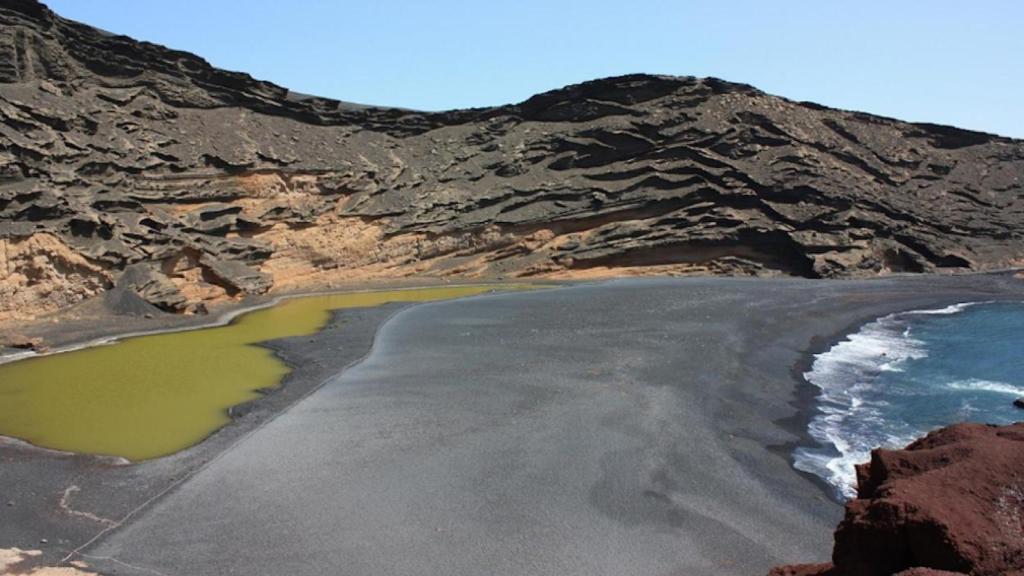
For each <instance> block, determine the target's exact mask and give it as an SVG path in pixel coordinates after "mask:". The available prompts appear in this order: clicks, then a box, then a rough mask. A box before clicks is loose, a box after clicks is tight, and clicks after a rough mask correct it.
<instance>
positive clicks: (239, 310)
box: [0, 281, 574, 365]
mask: <svg viewBox="0 0 1024 576" xmlns="http://www.w3.org/2000/svg"><path fill="white" fill-rule="evenodd" d="M509 284H537V285H538V286H540V287H546V286H547V285H549V284H550V286H551V287H553V288H554V287H558V286H564V285H572V284H574V283H572V282H564V281H563V282H537V283H535V282H513V281H481V282H453V283H446V284H440V285H435V284H416V285H412V286H406V285H401V286H394V287H374V288H353V289H348V288H340V289H328V290H325V291H316V290H314V291H303V292H289V293H285V294H279V295H276V296H274V297H273V298H271V299H270V300H267V301H264V302H254V303H251V304H246V303H245V301H240V302H237V303H231V304H227V305H225V306H224V307H223V308H222V309H219V310H218V311H217V312H214V313H211V314H210V315H204V316H198V317H197V316H191V317H189V316H178V315H174V314H170V313H166V315H165V316H164V317H156V318H151V319H148V320H154V321H157V322H158V321H160V320H165V321H174V320H178V319H181V321H184V322H186V323H187V325H184V326H166V327H155V328H151V329H143V330H129V331H119V329H118V327H116V326H114V325H113V324H114V323H116V321H117V320H118V319H119V318H118V317H117V316H115V315H114V314H111V315H110V316H108V317H107V318H104V319H102V320H101V322H103V323H106V324H109V325H108V326H103V327H101V328H100V329H99V331H100V332H107V333H106V334H104V335H101V336H95V337H92V338H90V339H84V340H78V341H75V340H71V341H70V342H67V343H64V344H59V345H57V346H54V347H52V348H49V349H47V350H46V351H44V352H36V351H32V350H27V351H17V352H13V353H6V354H4V353H0V365H2V364H8V363H10V362H18V361H21V360H28V359H31V358H42V357H45V356H52V355H54V354H62V353H65V352H74V351H76V350H84V349H86V348H92V347H95V346H108V345H111V344H116V343H117V342H119V341H121V340H128V339H131V338H140V337H144V336H156V335H159V334H172V333H178V332H191V331H194V330H205V329H208V328H219V327H221V326H227V325H228V324H231V322H233V321H234V320H235V319H236V318H238V317H240V316H244V315H245V314H248V313H250V312H257V311H259V310H266V309H267V308H273V307H274V306H277V305H278V304H281V303H283V302H286V301H288V300H295V299H299V298H313V297H317V296H331V295H335V294H362V293H370V292H404V291H413V290H427V289H430V288H437V287H439V286H444V287H451V288H458V287H467V288H468V287H476V286H502V285H509ZM209 316H215V317H214V318H213V319H212V320H208V321H206V322H200V323H192V322H190V321H191V320H192V319H193V318H201V319H207V318H208V317H209ZM3 350H9V348H0V352H2V351H3Z"/></svg>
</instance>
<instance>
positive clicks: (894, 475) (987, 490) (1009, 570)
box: [771, 423, 1024, 576]
mask: <svg viewBox="0 0 1024 576" xmlns="http://www.w3.org/2000/svg"><path fill="white" fill-rule="evenodd" d="M857 485H858V490H857V498H856V499H854V500H852V501H851V502H849V503H848V504H847V505H846V517H845V518H844V519H843V521H842V522H841V523H840V524H839V527H838V529H837V530H836V535H835V547H834V549H833V551H832V561H833V565H832V566H829V565H795V566H784V567H780V568H776V569H774V570H773V571H772V572H771V575H773V576H784V575H786V576H809V575H812V574H817V575H822V576H825V575H827V576H888V575H890V574H902V575H903V576H925V575H935V574H947V573H959V574H971V575H973V576H996V575H1000V576H1008V575H1015V574H1016V575H1024V423H1018V424H1013V425H1010V426H986V425H982V424H957V425H955V426H950V427H948V428H943V429H942V430H938V431H936V432H932V433H931V434H929V435H928V436H926V437H924V438H922V439H920V440H918V441H916V442H914V443H913V444H911V445H909V446H907V447H906V448H905V449H903V450H875V451H874V452H873V453H872V454H871V462H869V463H867V464H862V465H860V466H858V467H857Z"/></svg>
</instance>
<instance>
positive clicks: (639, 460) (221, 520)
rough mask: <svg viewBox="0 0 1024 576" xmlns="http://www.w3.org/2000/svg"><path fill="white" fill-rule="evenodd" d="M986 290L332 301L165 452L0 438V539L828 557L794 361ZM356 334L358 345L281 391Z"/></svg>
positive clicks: (427, 562) (593, 568) (277, 569)
mask: <svg viewBox="0 0 1024 576" xmlns="http://www.w3.org/2000/svg"><path fill="white" fill-rule="evenodd" d="M1002 298H1007V299H1021V298H1024V283H1022V282H1021V281H1019V280H1016V279H1013V278H1011V277H1009V276H962V277H899V278H890V279H879V280H868V281H808V280H792V279H780V280H765V279H757V280H745V279H720V278H719V279H710V278H709V279H679V280H670V279H664V280H628V281H616V282H610V283H604V284H598V285H580V286H575V287H567V288H562V289H557V290H548V291H539V292H533V293H513V294H499V295H488V296H481V297H474V298H468V299H464V300H458V301H450V302H440V303H431V304H422V305H416V306H412V307H407V308H404V309H403V310H402V311H400V312H398V313H397V314H396V315H394V316H393V317H391V316H392V314H394V313H395V312H396V311H397V310H398V307H393V306H392V307H383V308H379V309H370V310H364V311H354V310H349V311H345V312H344V313H342V314H339V315H337V317H336V318H335V321H334V322H332V324H331V325H330V326H329V327H328V328H327V329H326V330H324V331H323V332H321V333H320V334H318V335H317V336H315V337H312V338H309V337H306V338H297V339H292V340H291V341H283V342H280V343H276V344H275V348H276V349H277V350H278V351H279V353H280V354H281V355H282V357H283V358H285V359H286V360H287V361H288V362H289V363H291V364H293V365H295V366H297V367H298V370H296V372H294V373H293V374H292V376H290V377H289V379H288V381H287V382H286V385H285V387H284V388H283V389H282V391H281V392H280V393H277V394H271V395H270V396H268V397H267V398H266V399H264V400H261V401H259V402H256V403H255V404H253V405H252V406H251V408H252V412H251V413H250V414H249V415H246V416H244V417H242V418H241V419H240V420H238V421H237V422H236V423H235V424H232V425H231V426H228V427H227V428H225V429H224V430H222V431H221V432H219V433H217V434H216V435H214V437H213V438H211V439H210V440H208V441H207V442H205V443H204V444H202V445H200V446H198V447H196V448H193V449H190V450H188V451H186V452H183V453H181V454H179V455H176V456H173V457H170V458H164V459H160V460H156V461H151V462H146V463H142V464H139V465H131V466H111V465H109V464H107V463H104V462H102V461H96V460H95V459H90V458H86V457H69V456H58V455H52V454H40V453H39V452H37V451H33V450H23V449H19V448H17V447H13V446H0V457H2V458H3V460H4V466H3V467H0V476H2V478H0V486H2V487H3V493H2V494H0V498H2V499H3V500H4V501H7V500H12V501H14V502H15V505H14V506H13V507H8V508H5V510H4V511H5V512H8V513H7V514H4V515H3V516H2V518H3V520H2V521H0V539H2V540H0V544H2V545H0V548H3V547H11V546H18V547H21V548H39V547H40V544H39V543H38V542H39V539H40V538H47V539H48V540H49V542H48V543H47V544H46V545H43V546H42V548H43V549H44V550H46V551H47V552H48V555H49V558H50V559H59V558H60V557H63V556H65V555H66V554H67V553H68V552H69V551H70V550H73V549H76V548H79V547H80V546H82V545H83V544H85V543H86V542H87V541H89V540H90V539H92V537H93V536H94V535H95V534H97V533H99V532H100V531H102V530H107V529H109V530H108V531H107V532H106V533H104V535H103V536H102V537H100V538H98V539H96V540H95V541H94V542H92V543H91V544H89V545H88V546H85V547H84V548H80V549H79V550H78V553H77V554H76V555H75V556H74V557H76V558H78V559H81V560H84V561H85V562H86V563H88V564H89V565H90V566H92V567H93V568H94V569H98V570H100V571H107V572H111V573H112V572H115V571H116V573H118V574H152V573H161V574H166V575H176V574H182V575H186V574H187V575H202V574H225V573H235V572H238V573H250V574H264V573H289V574H323V573H339V574H392V573H394V574H455V575H458V574H482V573H487V574H617V575H621V574H686V575H700V574H751V575H754V574H763V573H765V572H766V571H767V570H768V568H769V567H771V566H772V565H775V564H778V563H781V562H793V561H820V560H825V559H827V557H828V554H829V550H830V547H831V541H830V539H829V537H828V535H829V534H830V533H831V528H832V527H833V526H834V524H835V522H836V521H837V519H838V517H839V516H840V513H841V509H840V507H839V505H838V504H837V503H835V502H834V501H832V500H831V499H830V498H829V495H828V493H827V492H826V491H825V490H823V489H821V487H820V485H818V484H817V483H816V482H815V481H814V480H813V479H812V478H809V477H807V476H806V475H803V474H801V473H799V472H797V471H795V470H794V469H793V468H792V466H791V462H790V457H789V452H790V450H789V448H790V447H791V446H792V445H793V444H794V443H796V442H800V441H802V440H803V439H804V438H805V436H804V434H803V428H802V426H803V422H805V421H806V418H807V417H808V416H809V415H810V412H809V410H810V409H811V406H809V405H808V402H807V400H808V395H807V389H806V387H804V388H801V382H800V381H799V379H797V378H794V369H795V368H798V367H799V366H800V364H801V362H805V361H806V358H807V355H808V354H809V353H811V352H815V351H818V350H821V349H824V348H827V346H828V345H829V344H830V343H831V342H833V341H834V340H835V339H837V338H839V337H840V336H841V335H842V334H843V333H845V332H847V331H850V330H852V329H855V328H856V327H857V326H858V325H859V324H861V323H863V322H865V321H868V320H870V319H873V318H875V317H878V316H880V315H884V314H887V313H890V312H894V311H898V310H906V309H913V308H921V307H932V306H941V305H947V304H950V303H954V302H962V301H969V300H991V299H1002ZM389 317H391V319H390V320H388V321H386V322H385V320H386V319H387V318H389ZM381 323H384V324H383V327H382V328H380V330H379V331H378V330H377V329H378V327H379V326H381ZM375 332H376V340H375V343H374V345H373V348H372V352H371V353H370V355H369V356H368V357H367V358H366V359H365V360H364V361H363V362H361V363H359V364H358V365H356V366H355V367H353V368H351V369H349V370H347V371H345V372H344V373H342V374H341V375H340V376H337V377H332V378H330V379H329V380H328V382H327V383H326V385H325V386H323V387H321V388H319V389H317V390H316V391H315V392H313V393H312V394H311V395H309V396H306V397H305V398H303V399H302V400H301V401H299V402H298V403H295V402H296V400H298V399H299V398H302V397H303V396H304V395H305V394H306V393H307V392H309V391H310V390H313V389H314V388H316V386H317V384H318V383H319V382H321V381H323V380H324V378H328V377H330V376H331V375H335V374H338V372H339V371H341V369H342V368H343V367H344V366H345V365H347V364H349V363H351V362H352V361H354V360H356V359H358V358H360V357H361V356H362V355H363V353H365V351H366V350H368V349H369V348H370V342H371V339H372V338H373V337H374V333H375ZM339 347H340V348H341V350H340V351H339ZM287 406H292V407H291V408H290V409H288V410H287V411H285V412H283V413H280V412H281V410H283V409H285V408H286V407H287ZM279 413H280V415H277V414H279ZM275 415H277V416H276V417H275ZM264 424H265V425H264ZM71 485H74V486H77V487H78V489H77V490H73V491H72V492H71V495H70V505H69V506H68V508H70V509H71V510H73V511H74V512H78V513H82V514H84V513H89V514H92V515H94V516H96V517H100V518H107V519H110V521H109V522H105V521H103V520H96V519H91V518H88V517H86V516H83V515H82V514H74V513H71V512H70V510H65V509H62V508H60V499H61V497H62V495H63V494H66V493H67V488H68V487H69V486H71ZM168 488H169V489H168ZM150 498H153V501H152V502H149V503H148V505H146V506H142V507H141V508H140V507H139V506H140V505H142V504H143V503H144V502H146V501H147V500H149V499H150ZM65 503H66V504H67V503H68V502H65ZM129 511H134V513H133V514H132V515H131V516H130V517H129V518H128V519H127V521H124V522H121V518H123V517H124V516H125V515H126V514H128V513H129ZM11 513H13V515H12V514H11Z"/></svg>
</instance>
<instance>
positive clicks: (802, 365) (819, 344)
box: [778, 271, 1024, 504]
mask: <svg viewBox="0 0 1024 576" xmlns="http://www.w3.org/2000/svg"><path fill="white" fill-rule="evenodd" d="M1010 272H1013V271H1010ZM1003 274H1005V272H1001V273H1000V275H1003ZM993 302H1024V300H1021V299H1019V298H1015V297H1010V298H998V299H995V300H967V301H959V302H951V303H950V304H948V306H963V305H972V306H973V305H980V304H988V303H993ZM932 309H933V308H915V307H911V308H905V309H900V310H895V311H892V312H887V313H885V314H882V315H878V316H867V317H865V318H862V319H859V320H857V321H855V322H853V323H851V324H850V325H849V326H847V327H846V328H843V329H841V330H839V331H837V332H835V333H832V334H830V335H828V336H827V337H817V338H814V341H812V342H811V343H809V345H808V346H807V348H806V349H805V350H804V351H803V352H802V353H801V356H800V358H799V359H798V360H797V361H796V362H794V363H793V367H792V371H791V372H792V375H793V379H794V381H795V382H796V385H795V388H794V392H793V395H794V400H793V402H792V405H793V407H794V408H795V409H796V410H797V412H796V413H795V414H794V415H793V416H791V417H788V418H783V419H782V420H780V421H779V422H778V424H779V425H780V426H783V427H784V428H787V429H789V430H790V431H791V432H793V433H794V434H796V435H797V436H799V438H800V439H799V440H796V441H794V442H789V443H786V444H783V445H779V446H778V451H779V453H780V455H782V456H785V457H786V458H787V460H788V462H789V463H790V465H791V466H793V469H794V470H795V471H797V472H799V473H800V474H802V475H804V476H806V477H807V478H808V479H809V480H811V481H812V482H813V483H814V484H815V485H816V486H818V488H820V489H821V490H822V491H824V492H825V493H826V494H827V495H828V496H829V497H830V498H832V499H833V500H835V501H836V502H837V503H840V504H844V503H845V502H847V499H845V498H839V497H838V496H837V494H836V486H834V485H832V484H831V483H829V482H828V481H827V480H826V479H825V478H823V477H821V476H818V475H817V474H814V473H811V472H807V471H804V470H801V469H799V468H796V466H795V463H796V458H795V451H796V450H797V449H799V448H811V447H822V446H826V445H827V444H824V443H822V442H821V441H819V440H818V439H817V438H815V437H814V436H813V435H811V433H810V424H811V422H812V421H813V420H814V418H815V417H817V416H819V415H820V414H821V413H822V412H821V408H820V396H821V394H822V392H823V390H822V389H821V388H820V387H819V386H817V385H816V384H814V383H813V382H811V381H809V380H808V379H807V378H806V376H805V375H806V374H807V373H808V372H809V371H811V369H812V368H813V365H814V361H815V360H816V359H817V357H818V356H819V355H821V354H825V353H828V352H830V351H831V350H832V349H833V348H835V347H836V346H837V345H839V344H840V343H842V342H844V341H846V340H848V339H849V337H850V336H851V335H854V334H857V333H859V332H861V331H862V330H863V329H864V327H866V326H867V325H868V324H871V323H872V322H876V321H878V320H880V319H882V318H886V317H889V316H895V315H899V314H912V313H915V312H919V311H923V310H932Z"/></svg>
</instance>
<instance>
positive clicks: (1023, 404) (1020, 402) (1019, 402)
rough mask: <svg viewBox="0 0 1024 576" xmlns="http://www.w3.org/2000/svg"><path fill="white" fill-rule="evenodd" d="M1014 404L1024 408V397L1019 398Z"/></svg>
mask: <svg viewBox="0 0 1024 576" xmlns="http://www.w3.org/2000/svg"><path fill="white" fill-rule="evenodd" d="M1013 405H1014V406H1016V407H1017V408H1021V409H1024V398H1017V399H1016V400H1014V401H1013Z"/></svg>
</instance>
